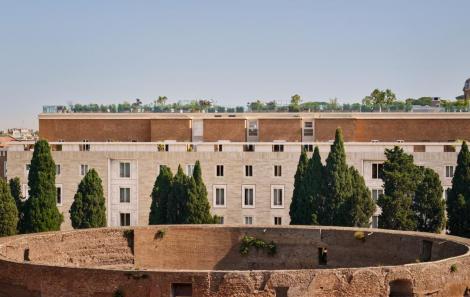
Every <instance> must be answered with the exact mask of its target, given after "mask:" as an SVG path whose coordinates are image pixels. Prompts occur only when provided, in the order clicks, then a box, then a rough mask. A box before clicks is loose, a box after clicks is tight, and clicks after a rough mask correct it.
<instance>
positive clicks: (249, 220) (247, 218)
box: [244, 216, 253, 225]
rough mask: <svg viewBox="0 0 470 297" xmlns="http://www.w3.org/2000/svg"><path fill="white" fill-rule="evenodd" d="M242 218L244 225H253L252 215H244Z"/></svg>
mask: <svg viewBox="0 0 470 297" xmlns="http://www.w3.org/2000/svg"><path fill="white" fill-rule="evenodd" d="M244 219H245V225H253V217H252V216H246V217H245V218H244Z"/></svg>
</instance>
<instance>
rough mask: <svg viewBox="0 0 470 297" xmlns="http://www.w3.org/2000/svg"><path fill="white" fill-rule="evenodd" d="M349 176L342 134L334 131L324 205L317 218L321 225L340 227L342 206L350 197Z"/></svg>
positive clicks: (326, 168) (325, 176) (326, 169)
mask: <svg viewBox="0 0 470 297" xmlns="http://www.w3.org/2000/svg"><path fill="white" fill-rule="evenodd" d="M351 191H352V185H351V175H350V174H349V168H348V165H347V164H346V153H345V151H344V142H343V133H342V131H341V129H340V128H338V129H336V134H335V141H334V143H333V144H332V145H331V149H330V153H329V154H328V158H327V159H326V166H325V174H324V189H323V196H324V197H325V198H324V205H323V207H322V213H321V215H320V216H319V223H320V224H322V225H340V224H341V218H340V216H341V215H342V208H343V204H344V203H345V202H346V201H347V199H348V197H349V196H350V195H351Z"/></svg>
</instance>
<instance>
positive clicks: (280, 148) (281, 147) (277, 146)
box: [273, 144, 284, 153]
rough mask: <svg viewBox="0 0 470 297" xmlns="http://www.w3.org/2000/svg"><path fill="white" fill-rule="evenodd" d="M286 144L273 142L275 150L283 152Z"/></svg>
mask: <svg viewBox="0 0 470 297" xmlns="http://www.w3.org/2000/svg"><path fill="white" fill-rule="evenodd" d="M283 151H284V145H283V144H273V152H277V153H278V152H283Z"/></svg>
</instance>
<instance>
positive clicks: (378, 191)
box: [372, 189, 384, 202]
mask: <svg viewBox="0 0 470 297" xmlns="http://www.w3.org/2000/svg"><path fill="white" fill-rule="evenodd" d="M383 193H384V190H383V189H372V199H374V201H375V202H377V200H378V199H379V196H380V195H382V194H383Z"/></svg>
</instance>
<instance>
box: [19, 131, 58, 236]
mask: <svg viewBox="0 0 470 297" xmlns="http://www.w3.org/2000/svg"><path fill="white" fill-rule="evenodd" d="M55 174H56V168H55V163H54V160H53V159H52V155H51V149H50V147H49V143H48V142H47V141H45V140H39V141H38V142H36V144H35V145H34V153H33V158H32V159H31V167H30V170H29V176H28V186H29V199H28V200H26V203H25V205H24V224H23V229H24V230H23V231H24V232H25V233H34V232H44V231H56V230H60V225H61V223H62V222H63V220H64V217H63V215H62V214H61V213H60V212H59V210H58V209H57V201H56V187H55Z"/></svg>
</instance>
